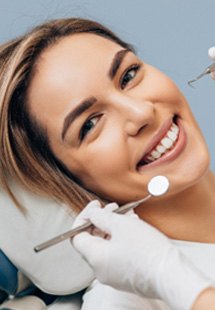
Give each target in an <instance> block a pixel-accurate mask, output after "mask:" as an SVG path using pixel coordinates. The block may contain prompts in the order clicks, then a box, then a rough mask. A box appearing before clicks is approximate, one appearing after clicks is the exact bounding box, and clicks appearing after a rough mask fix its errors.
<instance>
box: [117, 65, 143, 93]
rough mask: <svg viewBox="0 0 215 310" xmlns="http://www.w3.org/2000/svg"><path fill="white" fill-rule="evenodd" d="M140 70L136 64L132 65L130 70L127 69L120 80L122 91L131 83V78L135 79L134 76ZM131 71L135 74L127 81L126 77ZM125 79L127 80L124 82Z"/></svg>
mask: <svg viewBox="0 0 215 310" xmlns="http://www.w3.org/2000/svg"><path fill="white" fill-rule="evenodd" d="M139 69H140V65H139V64H136V65H132V66H131V67H130V68H128V70H127V71H126V72H125V74H124V75H123V76H122V78H121V80H120V87H121V89H124V88H125V87H126V86H127V84H128V83H129V82H130V81H131V80H133V78H135V76H136V74H137V72H138V70H139ZM131 71H135V73H134V76H130V77H129V80H128V78H127V77H128V76H129V74H130V72H131ZM126 79H127V80H126Z"/></svg>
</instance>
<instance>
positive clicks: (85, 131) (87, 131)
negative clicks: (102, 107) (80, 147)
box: [79, 115, 101, 141]
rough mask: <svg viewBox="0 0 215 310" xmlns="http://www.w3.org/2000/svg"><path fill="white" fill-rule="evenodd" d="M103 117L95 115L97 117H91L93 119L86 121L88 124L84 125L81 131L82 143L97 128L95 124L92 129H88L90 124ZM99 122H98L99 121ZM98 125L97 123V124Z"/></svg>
mask: <svg viewBox="0 0 215 310" xmlns="http://www.w3.org/2000/svg"><path fill="white" fill-rule="evenodd" d="M100 117H101V115H95V116H93V117H91V118H89V119H88V120H86V122H85V123H84V125H83V126H82V128H81V131H80V137H79V138H80V141H83V140H84V138H85V137H86V135H87V134H88V133H89V132H90V131H91V130H92V128H93V127H94V126H95V124H94V123H93V127H91V128H87V127H88V125H89V124H90V123H92V120H93V119H99V118H100ZM97 121H98V120H97ZM96 123H97V122H96Z"/></svg>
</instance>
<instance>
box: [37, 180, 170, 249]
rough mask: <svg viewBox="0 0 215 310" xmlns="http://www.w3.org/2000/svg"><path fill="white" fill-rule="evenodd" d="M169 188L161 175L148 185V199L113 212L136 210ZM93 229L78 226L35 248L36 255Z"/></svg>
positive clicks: (91, 225)
mask: <svg viewBox="0 0 215 310" xmlns="http://www.w3.org/2000/svg"><path fill="white" fill-rule="evenodd" d="M168 188H169V180H168V179H167V178H166V177H165V176H161V175H158V176H155V177H153V178H152V179H151V180H150V181H149V183H148V186H147V189H148V192H149V194H148V195H147V196H146V197H144V198H142V199H140V200H137V201H134V202H129V203H126V204H125V205H122V206H120V207H119V208H118V209H116V210H114V211H113V212H115V213H118V214H124V213H126V212H127V211H129V210H131V209H134V208H136V207H137V206H138V205H140V204H141V203H143V202H145V201H147V200H148V199H149V198H151V197H152V196H154V197H158V196H161V195H163V194H165V193H166V192H167V190H168ZM93 227H94V225H93V224H91V223H85V224H83V225H81V226H78V227H76V228H74V229H71V230H69V231H67V232H65V233H63V234H60V235H58V236H57V237H54V238H52V239H50V240H48V241H46V242H43V243H41V244H39V245H37V246H36V247H35V248H34V251H35V252H36V253H38V252H40V251H42V250H45V249H47V248H49V247H50V246H52V245H54V244H57V243H59V242H61V241H63V240H66V239H68V238H72V237H74V236H75V235H77V234H78V233H80V232H82V231H85V230H86V229H88V228H93Z"/></svg>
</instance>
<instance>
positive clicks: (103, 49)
mask: <svg viewBox="0 0 215 310" xmlns="http://www.w3.org/2000/svg"><path fill="white" fill-rule="evenodd" d="M121 49H122V47H121V46H120V45H118V44H117V43H115V42H113V41H110V40H108V39H105V38H103V37H101V36H98V35H95V34H87V33H82V34H75V35H71V36H68V37H66V38H63V39H61V40H60V41H59V42H57V43H56V44H54V45H53V46H52V47H50V48H48V49H47V50H46V51H44V52H43V53H42V55H41V56H40V59H39V61H38V63H37V66H36V70H35V75H34V77H33V79H32V81H31V84H30V87H29V91H28V99H29V100H28V102H29V107H30V110H31V113H32V114H33V115H34V116H36V118H37V119H38V120H39V121H40V122H42V125H44V124H45V125H46V127H49V125H50V126H52V123H53V122H52V123H50V116H51V117H52V120H56V122H58V121H60V120H61V121H62V118H63V117H64V116H65V115H66V113H68V111H69V110H70V109H71V107H72V105H73V104H75V103H76V102H78V101H81V100H83V98H85V97H88V96H89V95H93V94H94V93H96V92H97V91H98V89H99V88H101V89H102V87H103V83H104V79H105V78H106V77H107V72H108V70H109V67H110V64H111V62H112V59H113V56H114V55H115V53H116V52H117V51H119V50H121ZM56 125H57V124H56ZM50 128H51V127H50Z"/></svg>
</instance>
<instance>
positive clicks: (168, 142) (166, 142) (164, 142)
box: [161, 138, 173, 149]
mask: <svg viewBox="0 0 215 310" xmlns="http://www.w3.org/2000/svg"><path fill="white" fill-rule="evenodd" d="M161 144H162V145H163V146H164V147H165V148H166V149H170V148H171V146H172V145H173V141H172V140H171V139H169V138H164V139H162V140H161Z"/></svg>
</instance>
